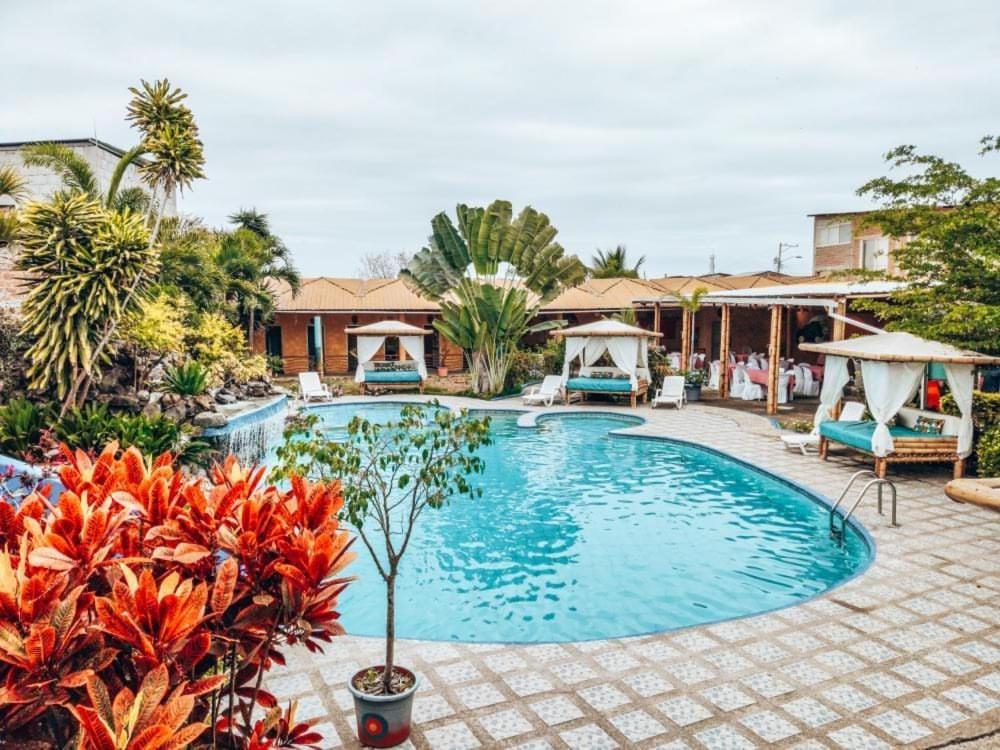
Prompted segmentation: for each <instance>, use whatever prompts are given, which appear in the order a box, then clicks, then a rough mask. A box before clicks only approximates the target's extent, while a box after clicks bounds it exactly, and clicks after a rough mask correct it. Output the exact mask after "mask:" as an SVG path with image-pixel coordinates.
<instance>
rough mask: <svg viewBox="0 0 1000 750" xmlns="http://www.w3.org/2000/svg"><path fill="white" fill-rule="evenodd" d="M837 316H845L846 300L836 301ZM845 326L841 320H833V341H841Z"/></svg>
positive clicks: (842, 298) (843, 298)
mask: <svg viewBox="0 0 1000 750" xmlns="http://www.w3.org/2000/svg"><path fill="white" fill-rule="evenodd" d="M837 315H840V316H841V317H843V316H844V315H847V298H846V297H841V298H840V299H838V300H837ZM846 329H847V326H846V324H845V323H844V321H843V320H840V319H838V318H834V319H833V340H834V341H843V340H844V336H845V332H846Z"/></svg>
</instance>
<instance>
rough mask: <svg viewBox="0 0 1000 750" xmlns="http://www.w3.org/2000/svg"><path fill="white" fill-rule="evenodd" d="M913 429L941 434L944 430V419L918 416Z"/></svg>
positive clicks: (931, 433) (929, 433)
mask: <svg viewBox="0 0 1000 750" xmlns="http://www.w3.org/2000/svg"><path fill="white" fill-rule="evenodd" d="M913 429H915V430H916V431H917V432H926V433H927V434H928V435H940V434H941V433H942V432H944V420H943V419H934V418H933V417H917V421H916V423H915V424H914V426H913Z"/></svg>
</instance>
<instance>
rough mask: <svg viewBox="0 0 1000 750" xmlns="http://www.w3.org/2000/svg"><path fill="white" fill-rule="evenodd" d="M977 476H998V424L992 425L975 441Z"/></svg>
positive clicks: (999, 473) (999, 455) (999, 436)
mask: <svg viewBox="0 0 1000 750" xmlns="http://www.w3.org/2000/svg"><path fill="white" fill-rule="evenodd" d="M976 457H977V461H978V469H977V470H978V472H979V476H982V477H1000V425H994V426H993V427H990V428H989V429H988V430H986V431H985V432H983V433H982V434H981V435H980V436H979V440H978V441H976Z"/></svg>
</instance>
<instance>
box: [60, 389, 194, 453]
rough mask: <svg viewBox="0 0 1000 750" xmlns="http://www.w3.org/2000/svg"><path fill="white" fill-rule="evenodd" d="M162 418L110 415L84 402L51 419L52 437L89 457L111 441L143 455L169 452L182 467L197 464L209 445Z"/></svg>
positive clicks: (183, 428) (96, 404)
mask: <svg viewBox="0 0 1000 750" xmlns="http://www.w3.org/2000/svg"><path fill="white" fill-rule="evenodd" d="M186 429H187V428H185V427H184V426H182V425H179V424H177V423H176V422H174V421H173V420H171V419H168V418H167V417H164V416H153V417H147V416H146V415H145V414H113V413H112V412H111V411H110V410H109V409H108V407H107V405H105V404H100V403H93V402H92V403H88V404H85V405H84V406H83V407H82V408H79V409H77V408H75V407H74V408H72V409H69V410H67V411H66V413H65V414H63V415H62V416H61V417H59V418H58V419H56V420H55V423H54V424H53V432H54V434H55V437H56V438H57V439H58V440H60V441H62V442H63V443H66V444H68V445H74V446H76V447H77V448H78V449H79V450H83V451H85V452H87V453H89V454H91V455H94V454H96V453H97V452H98V451H99V450H100V449H101V448H103V447H104V446H105V445H107V444H108V443H111V442H115V443H118V444H119V445H120V446H121V447H123V448H128V447H130V446H135V447H136V448H137V449H138V450H139V451H140V452H141V453H143V454H145V455H152V456H159V455H161V454H164V453H171V454H173V455H174V458H175V459H176V460H177V461H179V462H180V463H182V464H199V463H201V461H202V459H204V458H205V457H206V455H207V453H208V451H209V448H210V446H209V444H208V443H206V442H204V441H202V440H193V439H189V437H188V435H187V433H186V431H185V430H186Z"/></svg>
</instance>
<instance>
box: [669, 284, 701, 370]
mask: <svg viewBox="0 0 1000 750" xmlns="http://www.w3.org/2000/svg"><path fill="white" fill-rule="evenodd" d="M706 294H708V287H704V286H699V287H697V288H696V289H694V290H693V291H692V292H691V294H689V295H687V296H686V297H685V296H684V295H683V294H681V293H680V292H677V293H675V294H671V295H670V296H671V297H673V298H674V299H676V300H677V301H678V302H679V303H680V306H681V309H682V310H684V311H685V312H687V313H689V314H690V315H691V332H690V339H689V340H688V341H687V342H685V343H686V344H687V350H688V354H691V353H692V352H693V351H694V334H695V327H694V317H695V315H697V313H698V310H700V309H701V298H702V297H704V296H705V295H706ZM689 359H690V357H689ZM688 365H689V363H688V362H681V369H682V370H686V369H688Z"/></svg>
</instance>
